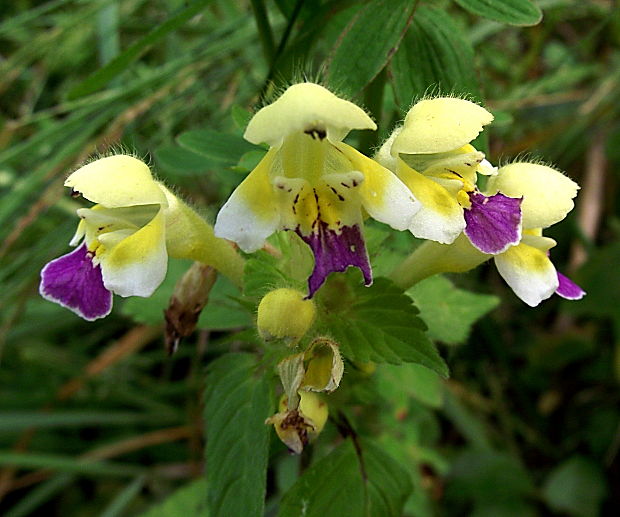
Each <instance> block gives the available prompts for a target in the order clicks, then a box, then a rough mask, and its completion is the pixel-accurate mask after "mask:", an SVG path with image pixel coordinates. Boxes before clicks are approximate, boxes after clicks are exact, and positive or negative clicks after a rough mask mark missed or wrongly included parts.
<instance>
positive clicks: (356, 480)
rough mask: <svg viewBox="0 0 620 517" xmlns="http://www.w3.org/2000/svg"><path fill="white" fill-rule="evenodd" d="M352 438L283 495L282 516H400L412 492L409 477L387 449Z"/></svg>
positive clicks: (280, 515)
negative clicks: (357, 444)
mask: <svg viewBox="0 0 620 517" xmlns="http://www.w3.org/2000/svg"><path fill="white" fill-rule="evenodd" d="M361 455H362V461H361V462H360V458H359V457H358V455H357V453H356V450H355V446H354V445H353V442H352V440H346V441H345V442H344V443H343V444H342V445H340V446H339V447H338V448H337V449H335V450H334V451H332V452H331V453H330V454H329V455H327V456H326V457H324V458H322V459H321V460H319V461H318V462H317V463H315V464H314V465H313V466H312V467H311V468H309V469H308V470H306V471H305V472H304V474H303V475H302V476H301V477H300V478H299V479H298V480H297V482H296V483H295V484H294V485H293V487H292V488H291V489H290V490H289V491H288V492H287V493H286V494H284V497H283V498H282V503H281V505H280V512H279V513H278V515H279V517H298V516H299V515H304V517H324V516H326V515H351V516H353V515H356V516H357V515H359V516H363V515H364V516H367V517H371V516H375V515H381V516H382V517H391V516H393V517H397V516H400V515H401V510H402V507H403V504H404V502H405V499H406V497H407V495H409V492H410V490H411V481H410V479H409V474H408V473H407V472H406V471H405V469H403V467H402V466H401V465H400V464H399V463H398V462H397V461H395V460H394V459H393V458H392V457H390V456H388V455H387V454H386V453H385V452H383V450H382V449H381V448H379V447H377V446H376V445H374V444H372V443H371V442H369V441H362V442H361Z"/></svg>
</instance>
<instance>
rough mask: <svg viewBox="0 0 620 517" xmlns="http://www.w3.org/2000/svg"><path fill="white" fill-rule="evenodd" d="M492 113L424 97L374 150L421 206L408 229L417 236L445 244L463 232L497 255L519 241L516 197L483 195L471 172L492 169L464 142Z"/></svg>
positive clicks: (458, 102)
mask: <svg viewBox="0 0 620 517" xmlns="http://www.w3.org/2000/svg"><path fill="white" fill-rule="evenodd" d="M492 120H493V115H491V113H489V112H488V111H487V110H486V109H484V108H482V107H481V106H478V105H477V104H475V103H473V102H470V101H467V100H463V99H458V98H452V97H439V98H436V99H425V100H422V101H420V102H418V103H416V104H415V105H414V106H413V107H412V108H411V109H410V110H409V112H408V113H407V116H406V117H405V121H404V124H403V126H402V127H399V128H397V129H396V130H395V131H394V132H393V133H392V135H391V136H390V138H389V139H388V140H387V141H386V142H385V143H384V145H383V146H382V148H381V149H380V151H379V152H378V153H377V156H376V159H377V160H378V161H379V162H380V163H382V164H383V165H385V166H387V167H389V168H390V169H392V170H393V171H395V172H396V174H397V175H398V177H399V178H400V179H401V180H402V181H403V182H404V183H405V184H406V185H407V186H408V187H409V189H410V190H411V192H412V193H413V195H414V196H415V197H416V198H417V199H418V200H419V201H420V203H421V205H422V208H421V210H420V211H419V212H418V213H417V214H416V215H415V217H414V218H413V219H412V223H411V225H410V227H409V230H410V231H411V232H412V233H413V234H414V235H415V236H416V237H419V238H423V239H430V240H433V241H436V242H439V243H442V244H450V243H451V242H454V240H455V239H456V238H457V237H458V236H459V235H460V234H461V233H462V232H464V233H465V235H467V237H468V238H469V240H470V241H471V243H472V244H473V245H474V246H475V247H476V248H478V249H479V250H480V251H482V252H484V253H489V254H497V253H502V252H503V251H505V250H506V249H508V248H509V247H510V246H513V245H514V244H516V243H518V242H519V240H520V239H521V210H520V205H521V199H520V198H514V197H510V196H509V195H506V194H505V193H499V192H498V193H495V194H493V195H490V196H488V195H484V194H482V193H481V192H480V190H479V189H478V188H477V187H476V183H477V174H478V173H480V174H484V175H487V176H491V177H492V176H493V175H495V174H497V169H496V168H495V167H493V166H491V164H490V163H489V162H488V161H487V160H485V159H484V154H483V153H481V152H480V151H477V150H476V149H475V148H474V147H473V146H472V145H471V144H470V142H471V141H472V140H474V138H476V137H477V136H478V134H479V133H480V132H481V131H482V129H483V127H484V126H485V125H486V124H489V123H490V122H491V121H492Z"/></svg>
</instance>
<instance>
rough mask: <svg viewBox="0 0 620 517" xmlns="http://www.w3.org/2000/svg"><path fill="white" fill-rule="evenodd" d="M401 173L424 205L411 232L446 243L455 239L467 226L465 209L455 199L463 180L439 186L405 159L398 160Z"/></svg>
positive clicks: (444, 182)
mask: <svg viewBox="0 0 620 517" xmlns="http://www.w3.org/2000/svg"><path fill="white" fill-rule="evenodd" d="M398 176H399V177H400V179H401V180H402V181H403V183H404V184H405V185H407V187H408V188H409V190H411V192H412V193H413V195H414V196H415V198H416V199H417V200H418V201H419V202H420V203H421V206H422V207H421V209H420V211H419V212H418V213H417V214H416V215H415V216H414V217H413V219H412V221H411V224H410V226H409V230H410V231H411V233H413V235H415V236H416V237H419V238H421V239H430V240H433V241H437V242H440V243H443V244H450V243H451V242H453V241H454V239H456V238H457V237H458V236H459V234H460V233H461V232H462V231H463V230H464V229H465V217H464V216H463V209H462V208H461V205H459V203H458V201H457V199H456V193H457V192H458V191H459V190H460V189H461V188H462V185H463V184H462V182H461V181H460V180H442V181H441V183H442V185H440V184H439V183H437V182H435V181H433V180H432V179H430V178H428V177H426V176H424V175H423V174H420V173H419V172H417V171H415V170H413V169H412V168H411V167H409V166H408V165H407V164H406V163H405V162H404V161H402V160H399V167H398Z"/></svg>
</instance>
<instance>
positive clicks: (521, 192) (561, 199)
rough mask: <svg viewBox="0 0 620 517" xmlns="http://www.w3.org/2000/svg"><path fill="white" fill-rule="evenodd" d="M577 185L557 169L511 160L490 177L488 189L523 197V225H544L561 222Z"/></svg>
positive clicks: (541, 226)
mask: <svg viewBox="0 0 620 517" xmlns="http://www.w3.org/2000/svg"><path fill="white" fill-rule="evenodd" d="M577 190H579V185H577V183H575V182H574V181H573V180H571V179H570V178H568V177H567V176H564V174H562V173H561V172H560V171H557V170H555V169H552V168H551V167H547V166H546V165H540V164H537V163H523V162H519V163H511V164H509V165H505V166H504V167H501V168H500V169H499V170H498V172H497V176H493V177H491V178H489V182H488V184H487V191H488V192H489V193H491V194H495V193H496V192H501V193H502V194H505V195H507V196H509V197H521V196H523V203H521V213H522V214H523V227H524V228H547V227H549V226H551V225H552V224H555V223H557V222H558V221H561V220H562V219H564V218H565V217H566V214H568V212H570V211H571V210H572V209H573V207H574V206H575V205H574V203H573V198H574V197H575V196H576V195H577Z"/></svg>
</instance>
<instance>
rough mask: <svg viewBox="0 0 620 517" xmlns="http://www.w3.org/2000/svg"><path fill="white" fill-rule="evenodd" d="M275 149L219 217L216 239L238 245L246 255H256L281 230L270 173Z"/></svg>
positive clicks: (234, 193)
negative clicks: (279, 228)
mask: <svg viewBox="0 0 620 517" xmlns="http://www.w3.org/2000/svg"><path fill="white" fill-rule="evenodd" d="M275 153H276V150H275V149H272V150H271V151H269V152H268V153H267V154H266V155H265V157H264V158H263V159H262V160H261V161H260V163H259V164H258V165H257V166H256V168H255V169H254V170H253V171H252V172H251V173H250V174H249V175H248V176H247V178H245V179H244V180H243V181H242V182H241V184H240V185H239V186H238V187H237V188H236V189H235V191H234V192H233V193H232V194H231V196H230V198H228V201H226V203H225V204H224V206H223V207H222V208H221V210H220V211H219V213H218V214H217V219H216V221H215V227H214V230H215V235H216V236H217V237H222V238H224V239H228V240H231V241H233V242H236V243H237V244H238V245H239V247H240V248H241V249H242V250H243V251H245V252H248V253H250V252H252V251H256V250H257V249H258V248H260V247H262V246H263V244H264V243H265V239H266V238H267V237H269V236H270V235H271V234H272V233H273V232H275V231H276V229H278V226H279V224H280V215H279V213H278V206H277V202H276V197H275V193H274V190H273V186H272V185H271V181H270V178H269V171H270V169H271V165H272V163H273V159H274V157H275Z"/></svg>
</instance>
